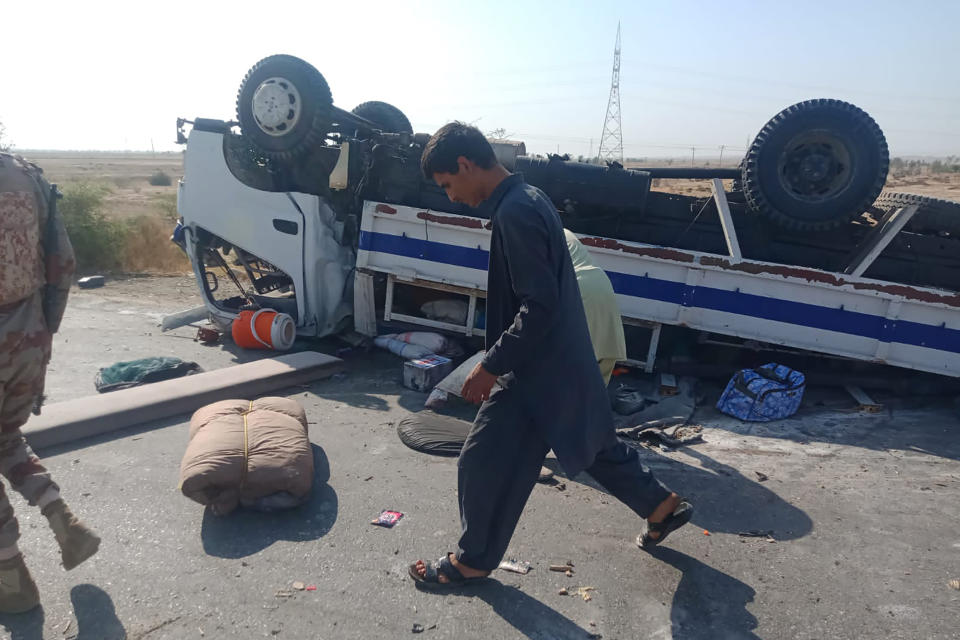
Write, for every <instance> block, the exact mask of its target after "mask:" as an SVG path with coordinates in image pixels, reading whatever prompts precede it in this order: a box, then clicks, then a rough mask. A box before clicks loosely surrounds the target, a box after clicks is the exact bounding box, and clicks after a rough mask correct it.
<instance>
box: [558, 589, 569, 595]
mask: <svg viewBox="0 0 960 640" xmlns="http://www.w3.org/2000/svg"><path fill="white" fill-rule="evenodd" d="M569 594H570V592H569V591H567V589H566V587H561V588H560V590H559V591H557V595H561V596H566V595H569Z"/></svg>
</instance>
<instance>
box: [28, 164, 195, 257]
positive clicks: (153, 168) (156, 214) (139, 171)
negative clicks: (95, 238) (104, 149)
mask: <svg viewBox="0 0 960 640" xmlns="http://www.w3.org/2000/svg"><path fill="white" fill-rule="evenodd" d="M24 155H25V156H26V157H27V158H28V159H29V160H32V161H33V162H35V163H37V164H38V165H39V166H40V167H42V168H43V171H44V174H45V175H46V177H47V179H48V180H50V182H53V183H56V184H58V185H60V187H61V189H65V190H69V189H70V187H71V186H72V185H77V184H80V183H88V184H96V185H99V186H101V187H103V189H104V196H103V204H102V207H101V212H102V213H103V214H104V216H105V217H107V218H109V219H112V220H117V221H123V222H125V223H127V224H130V225H132V227H133V229H134V232H133V233H129V234H127V237H126V243H125V246H124V247H123V252H122V253H123V255H122V256H120V260H119V261H120V265H121V269H122V270H123V271H126V272H128V273H153V274H180V273H186V272H188V271H189V270H190V262H189V261H188V260H187V259H186V257H185V256H184V255H183V253H182V252H181V251H180V250H179V249H178V248H177V247H176V246H174V245H173V244H172V243H171V242H170V240H169V238H170V232H171V231H172V229H173V225H174V223H175V220H176V217H177V215H176V211H177V181H178V180H179V179H180V178H181V177H182V176H183V154H182V153H179V152H175V153H156V154H154V153H96V152H70V151H43V152H32V153H25V154H24ZM158 171H162V172H163V173H165V174H167V175H168V176H169V177H170V181H171V184H170V186H154V185H151V184H150V182H149V178H150V176H151V175H153V174H154V173H156V172H158Z"/></svg>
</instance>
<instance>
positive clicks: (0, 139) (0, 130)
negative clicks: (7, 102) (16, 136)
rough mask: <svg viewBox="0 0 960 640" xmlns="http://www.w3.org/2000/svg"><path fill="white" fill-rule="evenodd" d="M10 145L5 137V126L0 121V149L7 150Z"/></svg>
mask: <svg viewBox="0 0 960 640" xmlns="http://www.w3.org/2000/svg"><path fill="white" fill-rule="evenodd" d="M11 146H13V145H12V143H11V142H10V140H9V139H8V138H7V128H6V127H5V126H3V123H2V122H0V151H9V150H10V147H11Z"/></svg>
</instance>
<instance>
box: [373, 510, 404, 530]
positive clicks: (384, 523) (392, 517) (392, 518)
mask: <svg viewBox="0 0 960 640" xmlns="http://www.w3.org/2000/svg"><path fill="white" fill-rule="evenodd" d="M402 517H403V514H402V513H401V512H399V511H390V510H388V509H384V510H383V511H381V512H380V515H379V516H378V517H377V519H376V520H371V521H370V524H375V525H377V526H378V527H386V528H388V529H389V528H390V527H392V526H393V525H395V524H397V523H398V522H400V518H402Z"/></svg>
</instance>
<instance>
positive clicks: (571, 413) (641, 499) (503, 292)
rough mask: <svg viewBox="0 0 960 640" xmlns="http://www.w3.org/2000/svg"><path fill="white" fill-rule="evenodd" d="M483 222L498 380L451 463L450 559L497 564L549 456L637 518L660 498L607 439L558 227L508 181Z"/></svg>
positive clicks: (518, 179) (636, 463)
mask: <svg viewBox="0 0 960 640" xmlns="http://www.w3.org/2000/svg"><path fill="white" fill-rule="evenodd" d="M485 206H487V207H489V208H490V209H491V210H492V211H493V214H492V216H491V220H492V223H493V235H492V238H491V242H490V265H489V270H488V274H487V316H486V317H487V325H486V335H487V338H486V341H487V353H486V356H485V358H484V360H483V367H484V369H486V370H487V371H488V372H490V373H492V374H495V375H498V376H505V381H504V389H503V390H501V391H499V392H497V393H495V394H494V395H493V396H492V397H491V398H490V399H489V400H488V401H487V402H484V403H483V406H481V407H480V411H479V413H478V414H477V418H476V421H475V422H474V425H473V428H472V429H471V431H470V435H469V436H468V438H467V441H466V442H465V443H464V446H463V450H462V451H461V453H460V460H459V463H458V467H459V477H458V489H459V499H460V520H461V525H462V528H463V535H462V537H461V538H460V544H459V547H460V549H459V552H458V554H457V559H458V560H460V561H461V562H462V563H463V564H465V565H467V566H469V567H473V568H475V569H482V570H493V569H495V568H496V567H497V566H498V565H499V564H500V560H501V559H502V557H503V554H504V553H505V552H506V550H507V545H508V544H509V542H510V538H511V536H512V535H513V531H514V529H515V528H516V525H517V521H518V520H519V519H520V514H521V512H522V511H523V507H524V505H525V504H526V502H527V498H528V497H529V495H530V492H531V491H532V490H533V486H534V484H535V483H536V481H537V477H538V475H539V473H540V467H541V465H542V463H543V459H544V457H546V454H547V452H548V451H549V450H550V449H551V448H552V449H553V450H554V452H555V453H556V455H557V458H558V459H559V461H560V464H561V466H562V467H563V469H564V471H566V473H567V474H569V475H570V476H573V475H575V474H577V473H580V472H581V471H584V470H586V471H587V473H589V474H590V475H591V476H593V477H594V478H595V479H596V480H597V481H598V482H599V483H600V484H601V485H602V486H604V487H605V488H606V489H607V490H608V491H609V492H610V493H612V494H613V495H614V496H615V497H616V498H617V499H619V500H620V501H621V502H623V503H624V504H626V505H627V506H628V507H630V508H631V509H633V510H634V511H635V512H636V513H637V514H638V515H639V516H641V517H643V518H645V517H647V516H649V515H650V513H651V512H652V511H653V510H654V509H655V508H656V507H657V505H659V504H660V503H661V502H663V501H664V500H666V499H667V497H669V495H670V492H669V491H668V490H667V489H666V488H665V487H664V486H663V485H662V484H660V482H658V481H657V480H656V479H655V478H654V477H653V474H651V473H650V471H648V470H647V469H646V467H644V466H643V465H642V464H641V462H640V459H639V456H638V454H637V452H636V451H635V450H633V449H631V448H630V447H627V446H626V445H624V444H623V443H621V442H620V441H619V440H617V437H616V433H615V431H614V426H613V415H612V413H611V410H610V403H609V400H608V398H607V393H606V388H605V386H604V383H603V379H602V377H601V374H600V369H599V367H598V366H597V362H596V358H595V356H594V352H593V346H592V344H591V342H590V335H589V332H588V330H587V321H586V317H585V315H584V312H583V303H582V300H581V298H580V293H579V290H578V288H577V279H576V276H575V275H574V271H573V265H572V263H571V261H570V252H569V251H568V249H567V244H566V240H565V238H564V235H563V228H562V226H561V224H560V218H559V216H558V215H557V212H556V210H555V208H554V206H553V204H552V203H551V202H550V201H549V200H548V199H547V197H546V196H545V195H544V194H543V193H542V192H541V191H540V190H539V189H537V188H535V187H532V186H530V185H528V184H526V183H525V182H524V181H523V177H522V176H521V175H519V174H514V175H511V176H509V177H507V178H506V179H504V180H503V181H502V182H501V183H500V184H499V185H498V186H497V188H496V189H495V190H494V192H493V193H492V194H491V195H490V197H489V198H488V199H487V201H486V202H485Z"/></svg>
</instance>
